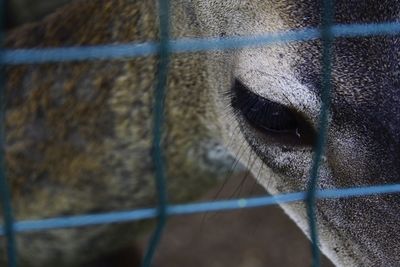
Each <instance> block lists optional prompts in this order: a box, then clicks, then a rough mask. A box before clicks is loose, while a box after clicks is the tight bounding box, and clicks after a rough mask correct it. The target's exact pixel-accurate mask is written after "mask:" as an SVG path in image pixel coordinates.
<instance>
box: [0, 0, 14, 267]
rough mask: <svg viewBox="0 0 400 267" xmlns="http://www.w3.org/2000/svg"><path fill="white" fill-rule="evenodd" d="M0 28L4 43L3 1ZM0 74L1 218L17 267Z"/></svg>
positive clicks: (10, 255)
mask: <svg viewBox="0 0 400 267" xmlns="http://www.w3.org/2000/svg"><path fill="white" fill-rule="evenodd" d="M0 1H1V2H0V12H1V13H0V16H1V20H0V23H1V24H0V26H1V29H3V31H2V33H1V36H0V40H1V42H2V43H4V35H5V34H4V32H5V31H4V21H5V4H6V3H5V0H0ZM3 56H4V54H3V51H1V52H0V57H3ZM0 68H1V70H0V71H1V73H0V84H1V87H2V89H3V90H2V91H1V93H0V196H1V205H2V209H3V217H4V230H5V235H6V242H7V259H8V266H9V267H16V266H17V250H16V242H15V233H14V217H13V211H12V205H11V193H10V189H9V186H8V183H7V180H6V170H5V160H4V157H5V155H4V153H5V152H4V145H5V108H6V99H5V88H6V80H5V65H1V66H0Z"/></svg>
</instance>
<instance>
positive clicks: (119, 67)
mask: <svg viewBox="0 0 400 267" xmlns="http://www.w3.org/2000/svg"><path fill="white" fill-rule="evenodd" d="M156 9H157V7H156V5H155V3H154V2H153V1H97V0H96V1H87V0H83V1H76V2H74V3H72V4H71V5H69V6H67V7H65V8H63V9H62V10H59V11H58V12H56V13H55V14H53V15H51V16H49V17H47V18H46V19H45V20H44V21H43V22H40V23H38V24H31V25H27V26H23V27H22V28H20V29H17V30H15V31H13V32H11V33H9V34H8V38H7V42H6V45H7V46H8V47H12V48H27V47H35V48H37V47H55V46H71V45H97V44H108V43H126V42H133V41H134V42H143V41H151V40H156V39H157V38H158V37H157V34H158V33H157V31H158V30H157V28H158V26H157V25H158V22H157V21H156V16H155V14H154V12H156ZM175 17H176V18H179V19H180V21H181V23H183V21H186V25H185V31H184V32H182V30H181V29H179V27H177V28H176V29H175V30H174V31H173V34H174V35H176V36H179V35H180V36H182V35H183V34H185V35H187V34H189V35H190V34H192V35H195V34H196V31H197V30H196V29H194V28H193V27H191V25H190V23H191V22H190V21H189V20H188V19H186V17H185V15H184V14H183V13H182V10H176V16H175ZM192 28H193V29H192ZM202 57H203V56H202V55H201V54H196V55H180V56H173V57H172V60H171V64H170V72H169V78H168V89H167V91H168V94H167V96H166V115H165V116H166V123H165V129H166V130H165V134H164V136H163V144H164V148H165V159H166V162H167V177H168V191H169V201H170V202H172V203H177V202H183V201H189V200H191V199H194V198H195V197H196V196H198V195H199V194H200V193H201V192H204V191H205V190H206V189H207V188H209V187H210V186H212V185H214V184H216V182H217V181H218V179H221V178H223V177H225V176H226V175H227V174H228V173H229V171H230V168H231V167H232V164H233V160H234V157H233V156H231V155H230V154H229V153H228V152H227V151H226V150H223V151H222V152H223V153H220V154H219V157H218V158H217V159H216V160H215V157H214V161H210V159H209V157H210V153H212V151H213V149H214V148H215V149H216V150H218V151H220V152H221V140H220V137H218V136H220V134H219V129H218V125H216V124H215V123H212V122H213V121H215V119H213V117H214V116H215V114H213V111H212V109H210V108H209V104H208V103H209V102H210V101H209V100H208V98H209V96H208V95H207V91H206V90H204V87H203V86H204V85H205V84H206V83H207V81H206V75H205V62H204V60H203V59H202ZM156 63H157V60H156V58H155V57H141V58H137V59H130V60H115V61H99V62H81V63H62V64H61V63H60V64H42V65H36V66H34V65H29V66H28V65H24V66H13V67H9V68H8V69H7V80H8V81H7V102H8V104H7V146H6V151H7V165H8V178H9V180H10V183H11V187H12V193H13V206H14V209H15V215H16V218H17V219H35V218H36V219H38V218H49V217H53V216H62V215H73V214H86V213H96V212H104V211H111V210H126V209H133V208H139V207H149V206H154V205H155V204H156V196H155V193H154V192H155V185H154V174H153V163H152V159H151V154H150V153H151V146H152V144H151V139H152V127H153V126H152V115H153V114H152V103H153V89H154V85H155V80H156V78H155V74H156V68H157V66H156ZM193 71H194V72H195V75H193ZM205 122H210V123H207V124H206V123H205ZM143 225H144V224H143ZM142 228H143V226H141V225H140V224H128V225H112V226H98V227H91V228H85V229H71V230H56V231H48V232H44V233H32V234H21V235H19V236H18V251H19V255H20V260H21V263H22V266H25V265H26V266H41V267H44V266H54V265H57V266H78V265H79V264H80V263H84V262H86V261H89V260H92V259H94V258H96V257H98V256H99V255H101V254H104V253H109V252H111V251H113V250H117V249H119V248H121V247H123V246H126V245H129V244H130V243H132V242H133V241H134V240H135V238H136V237H137V235H138V234H140V233H141V232H142V230H141V229H142ZM147 228H148V227H147ZM3 264H4V262H3Z"/></svg>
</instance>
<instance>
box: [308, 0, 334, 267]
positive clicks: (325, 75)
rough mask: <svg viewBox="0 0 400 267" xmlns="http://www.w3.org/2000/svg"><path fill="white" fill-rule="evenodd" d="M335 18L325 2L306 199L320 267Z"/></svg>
mask: <svg viewBox="0 0 400 267" xmlns="http://www.w3.org/2000/svg"><path fill="white" fill-rule="evenodd" d="M333 16H334V4H333V0H324V1H323V5H322V25H321V29H320V31H321V40H322V77H321V78H322V88H321V89H322V91H321V100H322V107H321V113H320V116H319V129H318V139H317V142H316V144H315V153H314V157H313V165H312V168H311V170H310V180H309V183H308V191H307V197H306V205H307V215H308V218H309V227H310V238H311V252H312V266H313V267H318V266H320V253H319V248H318V231H317V217H316V213H315V211H316V204H315V199H316V190H317V182H318V170H319V167H320V164H321V157H322V155H323V153H324V147H325V144H326V140H327V131H328V112H329V109H330V101H331V99H330V98H331V87H332V85H331V72H332V43H333V38H334V37H333V34H332V30H331V25H332V22H333Z"/></svg>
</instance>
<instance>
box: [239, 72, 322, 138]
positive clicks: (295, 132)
mask: <svg viewBox="0 0 400 267" xmlns="http://www.w3.org/2000/svg"><path fill="white" fill-rule="evenodd" d="M231 91H232V92H231V104H232V107H233V109H234V110H235V111H236V112H237V113H238V114H239V115H240V116H241V117H242V118H244V119H245V120H244V121H247V123H249V124H250V126H252V127H253V128H255V129H258V130H259V131H260V132H264V134H265V135H266V136H270V135H271V134H276V136H275V140H279V141H280V142H281V143H287V144H289V143H292V144H294V143H297V144H304V145H312V143H313V140H314V137H315V129H314V128H313V126H312V124H310V123H309V122H308V121H307V119H306V118H305V116H304V115H303V114H301V113H300V112H298V111H296V110H295V109H293V108H291V107H288V106H286V105H283V104H280V103H277V102H274V101H271V100H269V99H267V98H265V97H262V96H260V95H258V94H256V93H254V92H252V91H251V90H250V89H249V88H248V87H247V86H246V85H244V84H243V83H242V82H241V81H240V80H239V79H236V80H235V81H234V83H233V86H232V89H231ZM274 113H276V114H274ZM284 135H285V136H284ZM278 136H281V137H280V138H278ZM290 136H291V137H290ZM289 137H290V138H289ZM282 140H286V141H284V142H282ZM293 141H294V142H293Z"/></svg>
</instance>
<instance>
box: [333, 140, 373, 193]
mask: <svg viewBox="0 0 400 267" xmlns="http://www.w3.org/2000/svg"><path fill="white" fill-rule="evenodd" d="M354 136H356V135H354ZM367 150H368V149H367V147H366V145H365V144H364V143H363V142H361V141H360V140H358V139H356V138H353V137H351V136H349V135H342V136H340V137H336V138H330V141H329V143H328V145H327V148H326V155H327V160H328V165H329V168H330V169H331V171H332V173H333V178H332V179H334V181H332V182H333V184H335V185H336V187H351V186H356V185H366V184H367V183H368V179H369V178H370V166H369V164H368V162H369V160H368V156H367V155H368V151H367Z"/></svg>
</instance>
